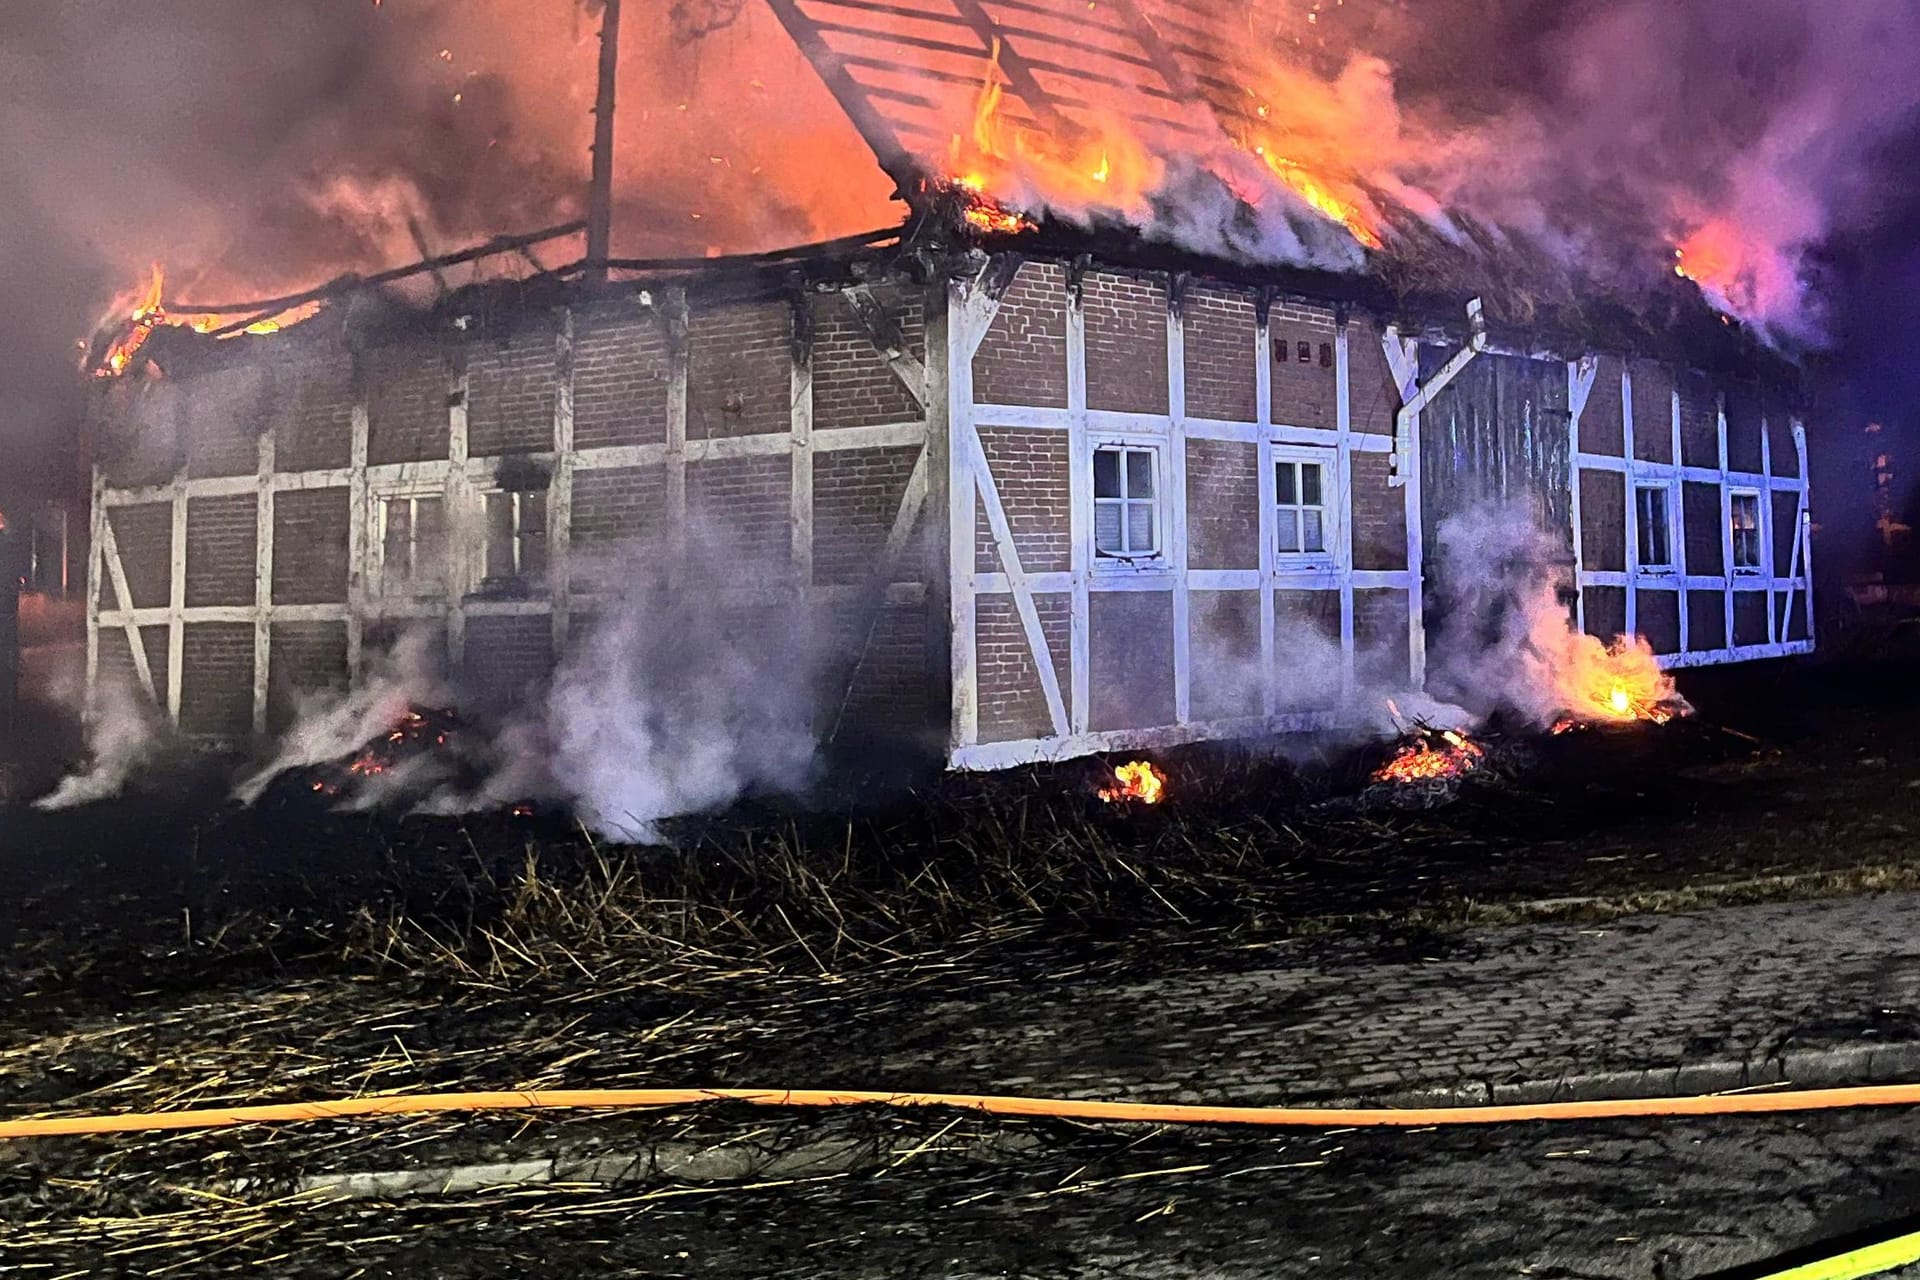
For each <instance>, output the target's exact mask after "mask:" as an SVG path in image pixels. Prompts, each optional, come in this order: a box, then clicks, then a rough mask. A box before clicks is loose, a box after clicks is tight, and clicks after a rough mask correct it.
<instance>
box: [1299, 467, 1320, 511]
mask: <svg viewBox="0 0 1920 1280" xmlns="http://www.w3.org/2000/svg"><path fill="white" fill-rule="evenodd" d="M1300 501H1301V502H1303V503H1305V504H1306V505H1307V506H1309V507H1317V506H1319V505H1320V464H1319V463H1317V462H1303V463H1301V464H1300Z"/></svg>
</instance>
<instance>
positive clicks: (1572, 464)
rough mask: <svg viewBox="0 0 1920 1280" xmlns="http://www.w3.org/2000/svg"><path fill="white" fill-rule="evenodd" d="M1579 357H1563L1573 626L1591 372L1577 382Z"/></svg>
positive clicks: (1581, 552) (1578, 624)
mask: <svg viewBox="0 0 1920 1280" xmlns="http://www.w3.org/2000/svg"><path fill="white" fill-rule="evenodd" d="M1580 375H1581V361H1579V360H1569V361H1567V518H1568V520H1569V521H1570V522H1571V524H1572V526H1573V629H1574V630H1575V631H1580V632H1584V631H1586V629H1587V587H1586V583H1585V582H1584V581H1583V579H1584V578H1585V577H1586V572H1587V561H1586V555H1585V548H1584V547H1583V546H1582V542H1583V541H1584V539H1583V538H1582V535H1581V529H1580V418H1581V415H1583V414H1584V413H1586V410H1587V392H1588V390H1589V389H1591V388H1592V386H1593V375H1592V374H1591V373H1589V374H1588V375H1587V378H1586V388H1582V386H1581V385H1580V384H1581V376H1580Z"/></svg>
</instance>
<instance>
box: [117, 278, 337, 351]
mask: <svg viewBox="0 0 1920 1280" xmlns="http://www.w3.org/2000/svg"><path fill="white" fill-rule="evenodd" d="M166 283H167V274H166V270H165V268H164V267H162V266H161V264H159V263H157V262H156V263H154V264H153V267H152V269H151V272H150V273H149V275H148V277H147V280H146V282H145V283H144V284H142V285H140V286H139V287H138V288H137V289H135V290H133V291H132V292H131V293H129V294H127V295H125V296H123V297H122V299H121V300H120V301H119V302H117V303H116V304H115V309H116V311H117V310H118V309H119V308H121V307H125V308H126V311H125V313H124V315H123V316H122V318H121V319H119V320H118V321H115V322H114V323H117V324H118V325H119V326H120V330H119V335H118V336H117V337H116V338H115V339H114V340H113V342H112V344H111V345H109V346H108V347H107V350H106V354H105V355H103V356H101V357H100V359H99V361H98V363H96V364H95V365H94V367H93V375H94V376H95V377H97V378H114V377H118V376H120V375H121V374H123V373H125V372H126V371H127V370H128V369H129V368H130V367H131V366H132V364H133V361H134V357H135V356H137V355H139V354H140V349H141V348H142V347H144V346H146V345H147V339H149V338H151V337H152V336H153V333H154V330H156V329H158V328H160V327H162V326H174V327H179V328H186V329H192V330H193V331H194V332H195V333H213V332H215V331H217V330H220V329H222V328H225V327H227V325H228V324H229V323H230V321H229V320H228V319H227V318H226V317H223V316H217V315H175V314H174V313H172V312H170V311H168V310H167V307H166V302H165V300H164V299H165V295H166ZM319 309H320V304H319V303H318V302H308V303H303V304H301V305H300V306H297V307H290V308H288V309H287V310H285V311H283V312H281V313H280V314H278V315H274V316H266V317H262V318H260V319H257V320H255V321H253V322H252V323H251V324H248V325H246V326H245V327H243V328H239V329H235V330H233V331H232V332H230V333H223V334H221V335H220V336H221V337H223V338H232V337H237V336H239V335H240V334H243V333H246V334H265V333H278V332H279V331H280V330H281V329H283V328H285V327H286V326H288V325H290V324H297V323H298V322H300V321H301V320H305V319H307V318H308V317H309V316H312V315H313V314H314V313H315V312H317V311H319Z"/></svg>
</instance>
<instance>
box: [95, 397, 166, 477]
mask: <svg viewBox="0 0 1920 1280" xmlns="http://www.w3.org/2000/svg"><path fill="white" fill-rule="evenodd" d="M182 386H183V384H182V383H179V382H176V381H173V380H171V379H166V378H161V379H150V378H116V379H114V380H112V381H111V382H110V383H109V384H108V385H107V386H106V387H104V388H102V389H101V390H100V391H99V393H98V394H99V397H100V398H99V400H98V401H96V402H95V403H96V404H97V406H98V412H97V415H96V417H97V421H98V423H99V428H100V430H99V438H98V441H97V446H98V449H99V463H100V470H101V473H102V474H103V475H104V476H105V477H106V481H107V483H108V484H109V485H114V486H126V487H132V486H136V485H147V484H161V483H164V482H165V481H167V480H170V479H172V478H173V475H174V473H175V471H177V470H178V468H179V462H180V451H181V425H180V424H181V418H182V416H183V411H184V406H183V403H182V401H183V393H182Z"/></svg>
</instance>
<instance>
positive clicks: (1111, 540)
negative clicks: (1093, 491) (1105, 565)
mask: <svg viewBox="0 0 1920 1280" xmlns="http://www.w3.org/2000/svg"><path fill="white" fill-rule="evenodd" d="M1120 506H1121V504H1120V503H1118V502H1096V503H1094V504H1093V549H1094V550H1095V551H1098V552H1100V553H1101V554H1103V555H1117V554H1119V552H1120Z"/></svg>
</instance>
